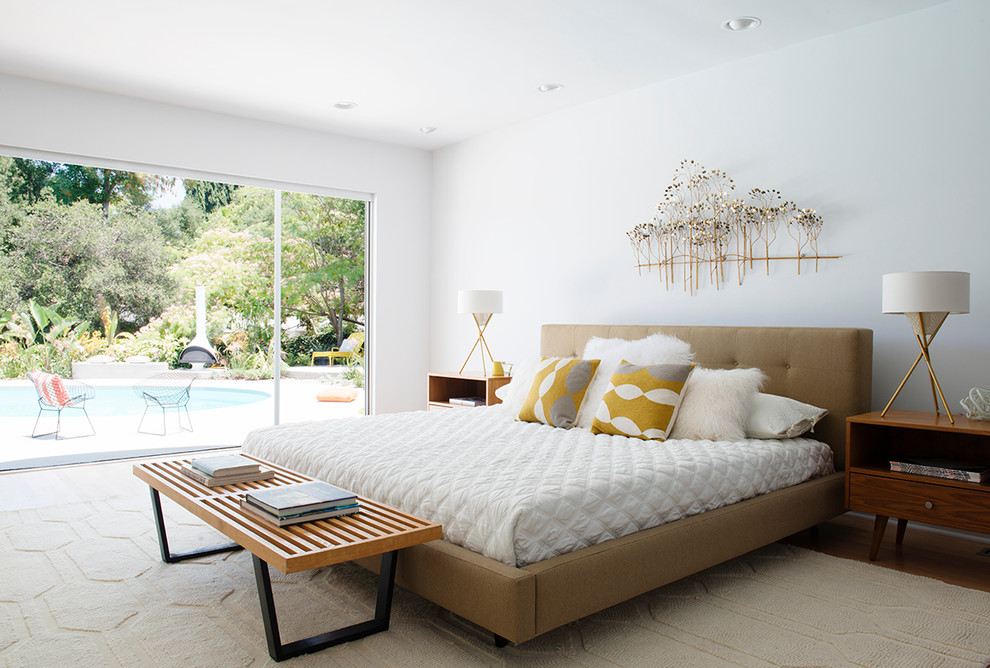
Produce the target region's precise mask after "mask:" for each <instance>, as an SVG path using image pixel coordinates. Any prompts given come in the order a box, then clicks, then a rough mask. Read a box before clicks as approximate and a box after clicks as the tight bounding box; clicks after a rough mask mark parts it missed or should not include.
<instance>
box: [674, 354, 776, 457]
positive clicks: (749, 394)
mask: <svg viewBox="0 0 990 668" xmlns="http://www.w3.org/2000/svg"><path fill="white" fill-rule="evenodd" d="M766 379H767V377H766V375H765V374H764V373H763V372H762V371H760V370H759V369H728V370H725V369H695V370H694V373H692V374H691V376H690V377H689V378H688V381H687V387H686V388H685V390H684V400H683V401H682V402H681V408H680V410H679V411H678V413H677V419H676V420H675V421H674V428H673V429H672V430H671V433H670V438H690V439H693V440H709V441H741V440H743V439H744V438H746V425H747V423H748V422H749V416H750V413H751V412H752V409H753V400H754V399H755V398H756V395H757V393H758V392H759V391H760V388H761V387H762V386H763V383H764V382H766Z"/></svg>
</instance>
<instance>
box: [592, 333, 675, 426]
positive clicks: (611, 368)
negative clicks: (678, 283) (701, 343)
mask: <svg viewBox="0 0 990 668" xmlns="http://www.w3.org/2000/svg"><path fill="white" fill-rule="evenodd" d="M582 357H583V358H584V359H586V360H590V359H596V360H601V361H602V362H601V364H599V365H598V372H597V373H596V374H595V377H594V378H592V379H591V385H589V386H588V391H587V392H586V393H585V395H584V401H582V402H581V409H580V410H579V411H578V417H577V423H576V424H575V425H574V426H576V427H583V428H585V429H590V428H591V424H592V422H594V420H595V413H597V412H598V407H599V406H600V405H601V403H602V398H603V397H604V396H605V392H606V391H607V390H608V384H609V381H611V380H612V374H614V373H615V370H616V369H617V368H618V367H619V363H620V362H622V361H623V360H625V361H627V362H629V363H631V364H638V365H640V366H652V365H655V364H690V363H691V362H692V361H693V360H694V353H693V352H691V346H690V344H688V343H687V342H685V341H681V340H680V339H678V338H677V337H675V336H669V335H667V334H659V333H658V334H651V335H649V336H647V337H644V338H642V339H636V340H635V341H628V340H626V339H603V338H600V337H597V336H595V337H592V338H591V339H589V340H588V343H586V344H585V346H584V354H583V355H582Z"/></svg>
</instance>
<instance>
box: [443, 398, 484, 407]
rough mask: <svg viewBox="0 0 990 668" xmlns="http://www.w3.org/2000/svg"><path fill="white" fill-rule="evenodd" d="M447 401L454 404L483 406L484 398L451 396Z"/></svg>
mask: <svg viewBox="0 0 990 668" xmlns="http://www.w3.org/2000/svg"><path fill="white" fill-rule="evenodd" d="M447 403H449V404H453V405H455V406H484V405H485V400H484V399H483V398H481V397H451V398H450V399H447Z"/></svg>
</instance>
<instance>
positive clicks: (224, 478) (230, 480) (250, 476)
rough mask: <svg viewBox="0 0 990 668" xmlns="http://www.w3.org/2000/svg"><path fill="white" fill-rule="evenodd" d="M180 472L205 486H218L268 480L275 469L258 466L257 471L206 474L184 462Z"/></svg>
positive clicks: (272, 476)
mask: <svg viewBox="0 0 990 668" xmlns="http://www.w3.org/2000/svg"><path fill="white" fill-rule="evenodd" d="M182 473H183V475H185V476H186V477H187V478H191V479H192V480H195V481H196V482H198V483H201V484H203V485H206V486H207V487H219V486H220V485H236V484H237V483H241V482H255V481H257V480H270V479H271V478H274V477H275V471H272V470H271V469H266V468H262V467H260V466H259V467H258V470H257V471H249V472H247V473H232V474H226V475H216V476H212V475H206V474H205V473H203V472H202V471H200V470H199V469H195V468H193V467H192V466H190V465H189V464H185V465H183V467H182Z"/></svg>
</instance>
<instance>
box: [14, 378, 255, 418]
mask: <svg viewBox="0 0 990 668" xmlns="http://www.w3.org/2000/svg"><path fill="white" fill-rule="evenodd" d="M95 389H96V398H95V399H90V400H89V401H87V402H86V412H87V413H89V415H90V416H91V417H96V416H109V417H119V416H125V415H141V414H142V413H143V412H144V407H145V404H144V399H142V398H141V397H139V396H137V395H136V394H134V388H133V387H131V386H130V385H98V386H96V388H95ZM271 396H272V395H271V394H269V393H268V392H262V391H260V390H236V389H232V388H227V387H197V386H196V385H193V387H192V390H191V392H190V393H189V410H190V411H208V410H213V409H217V408H232V407H234V406H246V405H248V404H254V403H258V402H259V401H264V400H265V399H270V398H271ZM36 415H38V394H37V393H36V392H35V391H34V388H33V387H31V386H22V387H0V417H7V418H10V417H35V416H36Z"/></svg>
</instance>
